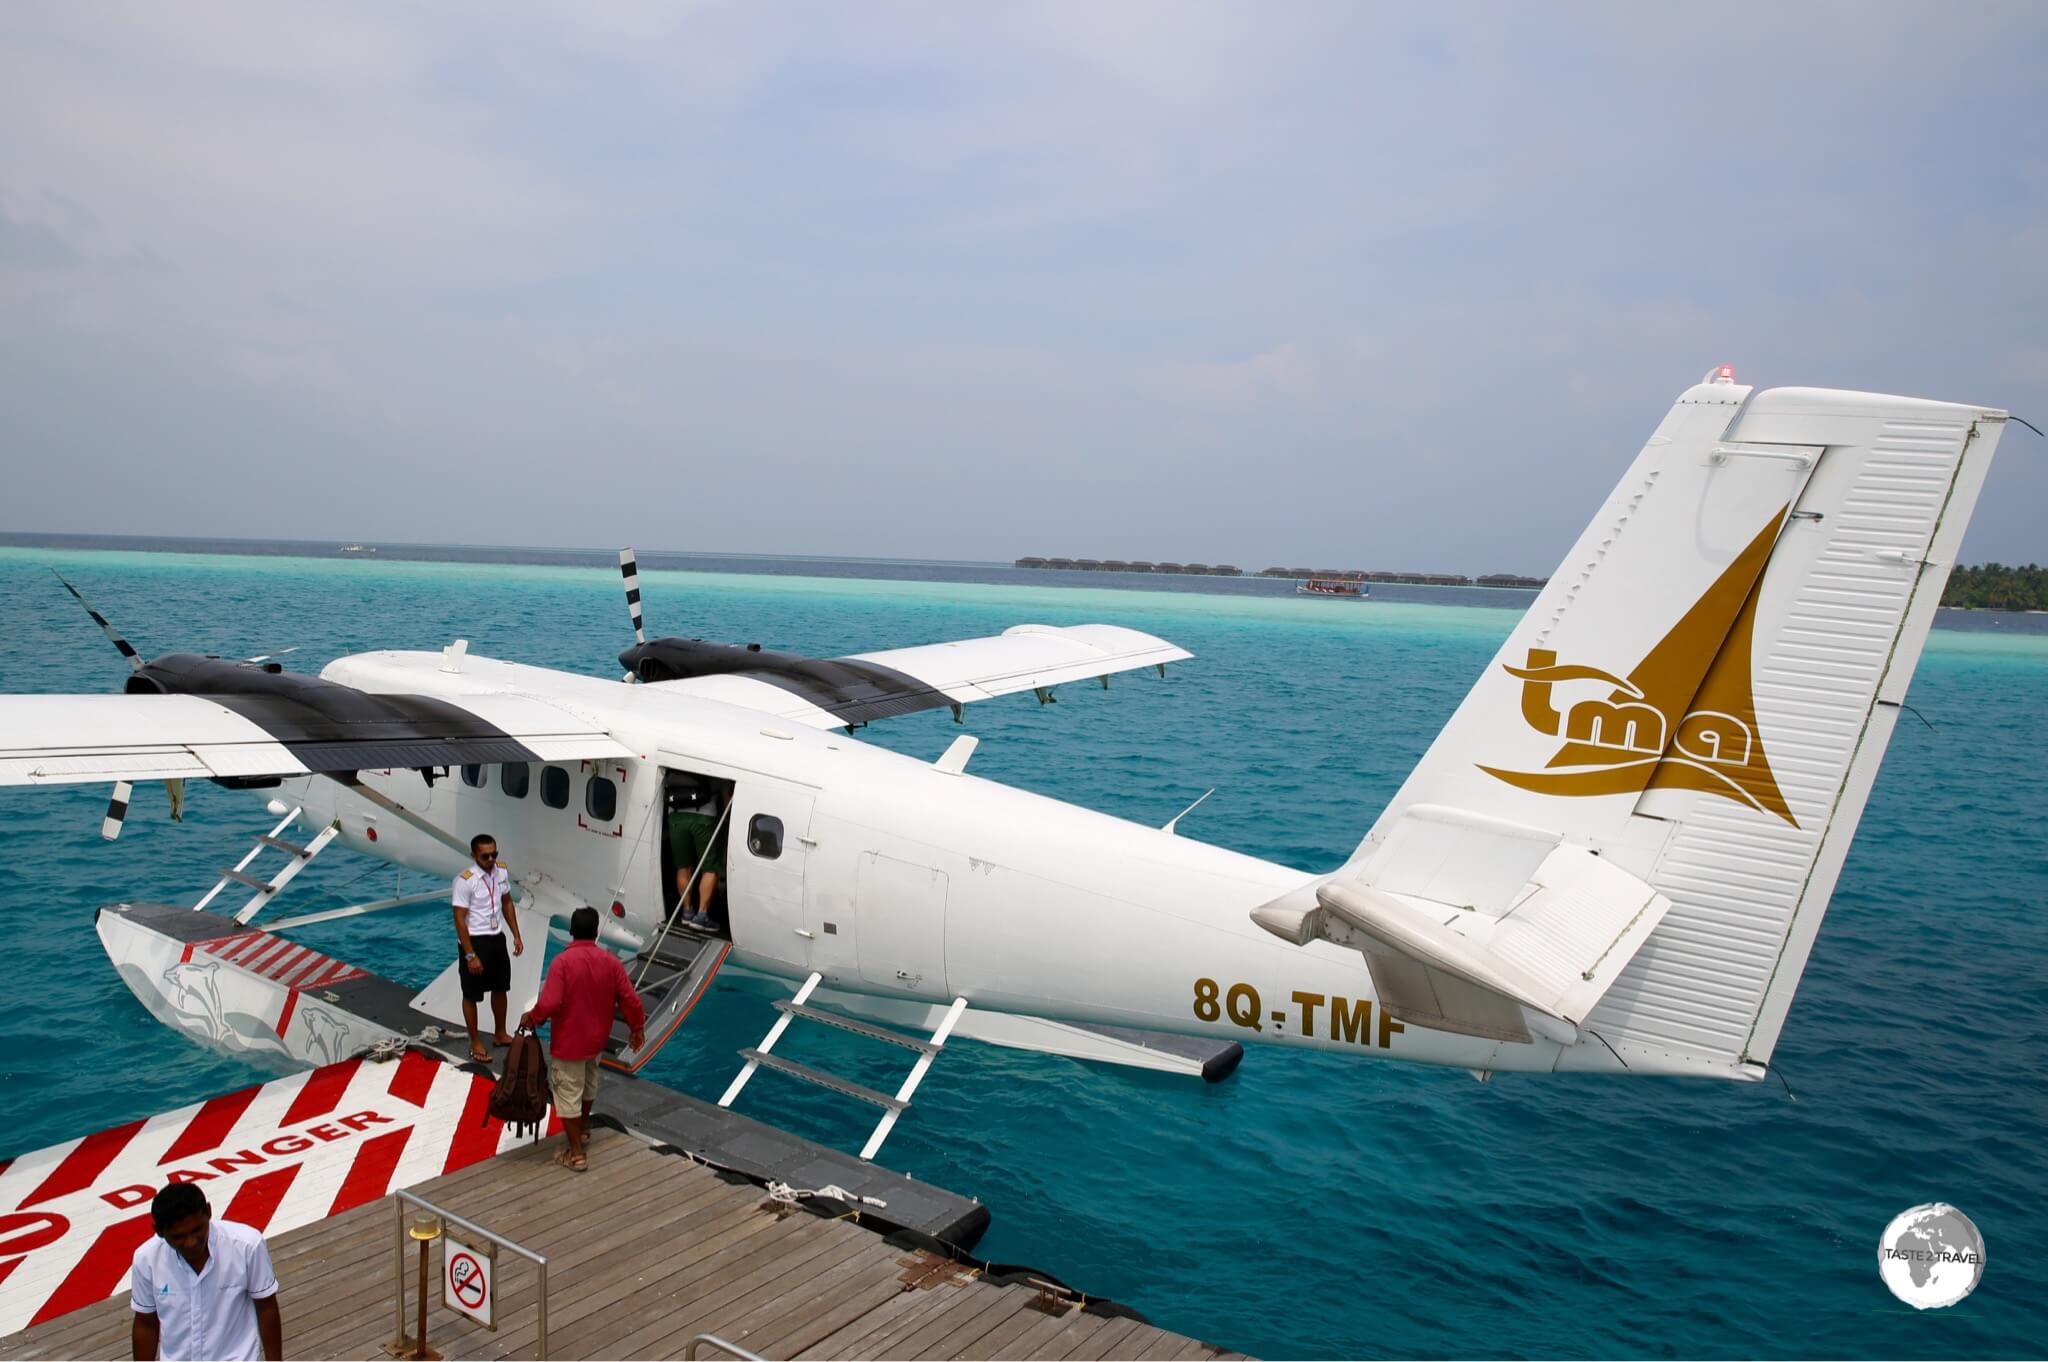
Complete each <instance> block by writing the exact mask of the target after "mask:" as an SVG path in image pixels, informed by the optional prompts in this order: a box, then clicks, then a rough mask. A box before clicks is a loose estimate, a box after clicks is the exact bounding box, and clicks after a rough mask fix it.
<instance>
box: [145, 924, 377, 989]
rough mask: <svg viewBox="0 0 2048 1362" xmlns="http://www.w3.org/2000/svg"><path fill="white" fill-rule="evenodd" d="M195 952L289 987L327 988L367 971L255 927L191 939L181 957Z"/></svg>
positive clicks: (188, 957) (187, 957)
mask: <svg viewBox="0 0 2048 1362" xmlns="http://www.w3.org/2000/svg"><path fill="white" fill-rule="evenodd" d="M194 953H201V954H205V955H209V956H212V957H213V958H214V959H216V960H225V961H227V962H228V963H229V964H231V965H233V966H234V967H235V968H237V969H241V970H247V971H248V972H249V973H251V974H259V975H261V976H263V977H264V978H265V979H270V980H273V981H275V982H277V983H280V984H283V985H285V986H286V987H288V988H327V987H329V986H331V985H334V984H338V983H341V982H342V981H344V980H347V979H360V978H362V977H363V973H364V972H363V971H362V970H359V969H357V968H356V967H355V966H354V965H351V964H349V963H348V962H347V961H345V960H336V959H335V958H334V957H333V956H331V955H322V954H321V953H320V952H318V951H316V950H314V949H313V948H312V947H311V946H301V945H299V944H298V943H297V942H295V941H287V940H286V939H285V938H283V937H281V936H272V935H271V934H270V933H269V932H266V931H260V930H258V929H256V928H254V927H252V928H250V929H249V930H248V931H246V932H230V933H229V934H228V935H226V936H216V937H214V938H212V939H211V940H207V941H194V942H191V943H190V944H188V945H187V946H186V947H185V951H184V954H183V955H182V956H181V957H180V959H183V960H190V959H191V958H192V956H193V955H194Z"/></svg>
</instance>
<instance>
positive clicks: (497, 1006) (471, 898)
mask: <svg viewBox="0 0 2048 1362" xmlns="http://www.w3.org/2000/svg"><path fill="white" fill-rule="evenodd" d="M469 855H470V860H471V864H470V865H469V866H467V867H465V868H464V870H463V871H462V873H461V874H459V875H457V876H456V877H455V890H454V904H455V943H456V945H457V946H459V947H460V948H461V950H462V958H461V960H460V962H459V963H460V964H461V966H462V968H461V969H460V970H458V971H457V972H456V978H458V979H460V980H461V981H462V1020H463V1021H464V1022H466V1023H468V1025H469V1057H470V1058H471V1059H473V1060H476V1061H477V1062H479V1063H483V1064H488V1063H489V1062H490V1059H491V1052H490V1051H489V1050H486V1049H485V1048H484V1041H483V1037H482V1036H481V1035H479V1034H477V1029H476V1005H477V1004H478V1003H480V1002H482V1001H483V999H484V995H485V994H486V993H488V994H490V995H491V1018H492V1020H493V1021H495V1022H496V1023H497V1028H498V1029H497V1031H496V1033H495V1034H493V1036H492V1037H491V1039H493V1040H494V1041H496V1042H497V1043H498V1044H499V1045H510V1044H511V1043H512V1037H511V1036H509V1035H507V1034H506V1033H505V994H506V992H507V990H509V989H510V988H511V987H512V956H514V955H520V954H523V953H524V952H525V950H526V943H525V942H524V941H521V940H520V939H519V919H518V918H516V917H514V916H513V915H512V876H511V875H510V874H508V873H507V872H506V871H505V869H504V867H502V866H500V865H499V864H498V844H497V842H496V841H494V840H492V838H491V837H490V835H489V834H487V833H478V834H477V835H476V836H474V837H472V838H470V839H469ZM508 930H509V931H510V932H511V933H512V952H511V954H510V955H508V954H506V952H505V933H506V931H508Z"/></svg>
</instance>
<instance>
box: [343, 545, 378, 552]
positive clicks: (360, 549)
mask: <svg viewBox="0 0 2048 1362" xmlns="http://www.w3.org/2000/svg"><path fill="white" fill-rule="evenodd" d="M341 551H342V552H343V553H348V554H356V553H375V552H376V551H377V550H375V549H366V548H364V547H363V546H362V545H361V544H343V545H342V546H341Z"/></svg>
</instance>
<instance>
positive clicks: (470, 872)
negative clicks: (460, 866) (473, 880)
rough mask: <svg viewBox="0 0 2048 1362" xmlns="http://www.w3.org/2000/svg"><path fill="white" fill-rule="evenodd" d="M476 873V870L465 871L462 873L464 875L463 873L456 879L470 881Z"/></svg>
mask: <svg viewBox="0 0 2048 1362" xmlns="http://www.w3.org/2000/svg"><path fill="white" fill-rule="evenodd" d="M475 873H476V872H475V871H474V870H465V871H463V872H462V873H461V874H460V875H457V876H456V877H455V878H456V879H458V880H466V879H468V878H469V877H470V876H471V875H474V874H475Z"/></svg>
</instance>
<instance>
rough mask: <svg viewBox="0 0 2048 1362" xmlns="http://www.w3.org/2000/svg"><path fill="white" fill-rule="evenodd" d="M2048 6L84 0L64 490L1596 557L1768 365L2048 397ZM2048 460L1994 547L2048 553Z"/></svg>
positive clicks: (46, 439)
mask: <svg viewBox="0 0 2048 1362" xmlns="http://www.w3.org/2000/svg"><path fill="white" fill-rule="evenodd" d="M2044 48H2048V19H2044V18H2043V17H2042V16H2041V15H2040V14H2039V13H2038V12H2037V11H2035V10H2032V9H2030V8H2028V7H2024V6H2015V7H2010V8H2006V9H2000V10H1990V11H1983V12H1980V11H1977V10H1970V11H1967V12H1965V11H1962V10H1956V9H1943V10H1939V11H1936V10H1928V9H1923V8H1916V7H1913V6H1905V5H1898V6H1865V5H1856V6H1851V7H1846V8H1844V7H1821V6H1814V7H1802V8H1798V9H1794V10H1790V11H1786V10H1783V9H1781V8H1767V7H1755V8H1752V7H1748V6H1745V5H1743V4H1739V3H1738V4H1727V5H1722V6H1717V7H1715V8H1714V9H1713V10H1710V11H1696V10H1688V11H1676V10H1669V11H1667V10H1654V9H1641V8H1637V7H1610V6H1596V5H1587V6H1561V7H1550V8H1546V9H1543V10H1532V9H1529V8H1527V7H1525V6H1519V5H1505V4H1503V5H1496V6H1487V5H1478V6H1462V7H1458V8H1455V9H1450V10H1428V9H1401V8H1394V7H1385V6H1297V7H1283V8H1280V9H1273V8H1271V7H1265V8H1255V7H1248V6H1242V5H1221V4H1201V3H1175V4H1157V5H1153V4H1136V3H1134V4H1127V5H1115V6H1106V7H1105V6H1084V5H1074V4H1046V5H1030V4H1025V5H1016V6H1005V7H1001V8H998V9H986V8H984V9H975V10H967V9H960V8H957V7H950V6H943V5H927V4H908V3H893V4H892V3H883V4H876V5H864V6H860V7H857V8H855V7H837V6H809V7H802V8H797V9H791V8H781V9H778V8H773V7H761V6H755V5H745V4H737V3H708V4H696V5H685V6H674V5H666V4H634V3H621V4H616V5H603V6H572V7H561V6H552V5H541V4H537V3H535V4H525V3H519V4H488V5H486V4H481V3H471V4H460V5H456V6H451V7H435V8H419V7H413V6H407V5H398V4H391V5H379V4H367V5H361V6H354V7H349V8H347V9H340V10H337V9H332V8H328V7H318V6H311V5H299V4H248V5H235V6H229V5H209V6H203V7H196V8H194V7H186V8H183V9H179V10H176V11H168V10H167V11H163V12H158V11H156V10H151V11H150V12H148V13H144V14H137V13H134V12H132V11H131V10H129V9H127V8H112V7H105V6H101V5H97V4H80V5H66V6H61V7H51V8H31V9H24V10H22V11H21V12H20V13H19V14H17V15H14V16H11V18H10V21H9V23H8V25H7V28H6V30H5V32H4V33H0V165H4V166H6V167H7V177H8V178H7V180H6V182H5V184H4V185H0V189H4V190H5V191H6V192H5V195H4V197H0V402H4V403H5V404H6V406H7V409H8V410H9V412H10V420H11V422H12V423H13V425H14V426H15V428H16V429H17V430H18V431H19V432H20V433H21V437H20V438H19V439H10V441H9V442H8V448H7V453H5V454H4V455H0V459H6V460H8V461H9V464H10V466H9V467H8V468H7V469H6V470H5V471H6V472H7V473H8V474H9V486H10V504H9V509H8V512H7V516H6V521H5V523H6V525H7V527H9V528H18V527H31V526H36V525H47V526H51V527H56V528H65V529H74V530H92V529H100V530H108V531H134V532H153V531H155V532H164V531H175V532H185V533H197V534H204V533H254V532H260V533H269V534H278V535H307V536H327V537H338V538H372V537H375V538H419V539H436V538H447V537H455V538H478V537H489V538H496V539H500V540H506V539H514V540H528V541H533V542H555V543H561V542H577V543H609V542H612V541H613V540H615V539H618V538H620V537H622V536H629V537H633V538H636V539H638V540H641V541H643V542H646V543H649V544H676V545H683V544H688V545H694V546H698V547H705V548H718V549H732V550H753V551H785V552H840V553H854V554H861V553H884V552H888V553H895V552H902V553H917V554H930V555H936V556H969V557H998V558H1001V557H1009V556H1013V555H1015V554H1020V553H1029V552H1046V553H1058V552H1068V553H1086V554H1089V555H1091V556H1102V555H1105V554H1113V555H1115V556H1119V557H1129V556H1138V557H1153V558H1160V557H1166V558H1175V559H1181V560H1186V559H1202V560H1206V561H1215V560H1218V559H1223V560H1230V561H1237V562H1239V563H1245V564H1257V565H1263V564H1264V563H1265V562H1267V561H1280V560H1283V559H1293V560H1302V561H1305V560H1311V559H1314V560H1323V561H1332V562H1359V563H1362V564H1371V565H1376V566H1388V567H1405V566H1414V567H1432V568H1443V569H1447V570H1457V571H1469V572H1478V571H1489V570H1495V569H1502V570H1521V571H1533V572H1543V571H1547V570H1548V569H1549V568H1550V566H1551V565H1552V564H1553V563H1554V561H1555V559H1556V557H1557V555H1558V554H1559V553H1560V552H1561V551H1562V549H1563V547H1564V546H1565V545H1566V544H1567V543H1568V542H1569V541H1570V540H1571V538H1572V537H1573V536H1574V535H1576V533H1577V532H1578V530H1579V528H1580V526H1581V525H1582V524H1583V521H1584V519H1585V516H1586V514H1587V513H1588V512H1589V510H1590V508H1591V507H1592V505H1593V504H1595V503H1596V502H1597V500H1598V498H1599V496H1600V495H1601V494H1602V493H1603V492H1604V490H1605V488H1606V487H1607V486H1608V485H1609V484H1610V483H1611V480H1612V478H1613V476H1614V474H1615V473H1616V471H1617V470H1618V469H1619V468H1620V467H1621V465H1622V464H1623V463H1624V462H1625V461H1626V459H1627V458H1628V457H1629V455H1630V454H1631V453H1632V452H1633V451H1634V449H1635V448H1636V447H1637V445H1638V444H1639V443H1640V441H1641V439H1642V438H1643V436H1644V435H1645V434H1646V433H1647V431H1648V430H1649V429H1650V428H1651V426H1652V425H1653V424H1654V422H1655V421H1656V420H1657V419H1658V417H1659V416H1661V414H1662V412H1663V410H1664V408H1665V406H1666V405H1667V404H1668V402H1669V401H1670V399H1671V397H1672V396H1673V395H1675V394H1676V393H1677V392H1678V391H1679V390H1681V389H1682V388H1683V387H1685V386H1686V385H1687V384H1689V383H1690V382H1692V381H1693V380H1694V379H1696V378H1697V377H1698V375H1699V374H1700V373H1702V372H1703V371H1705V370H1706V369H1707V368H1708V367H1709V366H1710V365H1713V364H1716V363H1720V362H1724V361H1725V362H1734V363H1736V364H1737V365H1738V366H1740V369H1741V372H1742V375H1743V377H1744V378H1745V379H1755V380H1757V381H1760V382H1764V383H1777V382H1787V383H1833V384H1838V385H1842V386H1854V387H1869V388H1889V389H1894V390H1900V391H1909V392H1916V393H1921V394H1925V395H1931V396H1950V397H1960V398H1965V399H1969V400H1980V401H1989V402H1994V403H2001V404H2005V405H2009V406H2011V407H2012V408H2014V409H2015V410H2019V411H2022V412H2026V411H2028V410H2029V409H2031V408H2040V409H2042V410H2048V401H2044V400H2043V398H2044V397H2048V374H2044V372H2043V366H2042V364H2041V361H2040V359H2039V355H2038V351H2039V334H2040V327H2039V320H2038V319H2039V317H2040V315H2041V314H2042V311H2043V304H2044V303H2048V263H2044V262H2048V249H2044V243H2043V237H2042V232H2043V229H2042V228H2041V227H2040V226H2039V224H2040V223H2041V222H2043V221H2044V220H2048V212H2044V211H2043V210H2044V208H2048V202H2044V201H2048V124H2044V123H2043V121H2042V120H2041V119H2040V118H2039V117H2038V111H2037V110H2036V109H2035V108H2034V107H2033V105H2034V103H2035V102H2036V101H2035V100H2034V98H2033V96H2032V94H2031V91H2032V80H2033V76H2032V73H2033V71H2034V70H2035V69H2037V68H2038V66H2039V64H2040V60H2041V58H2042V57H2043V56H2044V55H2048V53H2044ZM280 451H288V452H289V454H288V457H282V458H281V457H280ZM82 466H92V467H101V468H106V469H108V470H109V471H110V476H108V477H107V478H105V479H104V481H103V483H101V484H99V485H95V486H93V487H92V488H90V489H85V488H83V487H81V485H80V484H79V481H78V479H77V477H76V476H75V472H74V470H75V469H76V468H78V467H82ZM2041 468H2042V464H2041V461H2040V460H2028V459H2025V458H2015V457H2007V458H2006V459H2005V460H2004V461H2003V462H2002V463H2001V466H2000V467H1999V468H1998V469H1997V470H1996V471H1995V472H1994V474H1993V483H1992V494H1991V495H1990V496H1988V497H1987V498H1986V500H1985V504H1984V506H1983V508H1982V510H1981V511H1980V513H1979V516H1978V520H1977V523H1976V526H1975V528H1974V529H1973V531H1972V535H1971V539H1970V543H1969V545H1968V546H1967V547H1966V554H1969V553H1975V554H1977V555H1979V556H1986V557H1989V556H1997V557H2002V558H2005V559H2008V560H2026V559H2030V558H2038V557H2040V556H2041V554H2040V548H2039V542H2038V536H2039V529H2038V526H2039V523H2040V519H2041V517H2040V514H2039V508H2040V507H2041V505H2042V504H2043V503H2044V498H2048V473H2044V472H2042V471H2040V470H2041ZM480 469H481V470H486V475H487V477H488V480H489V483H490V485H491V486H492V487H493V488H494V489H495V490H496V493H497V497H496V502H495V505H496V506H497V507H498V510H497V511H496V513H495V518H494V523H493V526H492V527H491V528H490V529H489V532H488V533H487V534H485V533H475V534H472V533H468V532H466V531H465V532H461V533H458V532H456V531H453V530H451V529H450V528H449V517H448V514H447V512H446V504H447V501H448V500H449V499H451V498H457V499H459V497H460V495H461V489H463V488H464V487H468V486H473V485H475V482H476V478H477V473H478V470H480ZM252 527H256V528H252Z"/></svg>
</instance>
